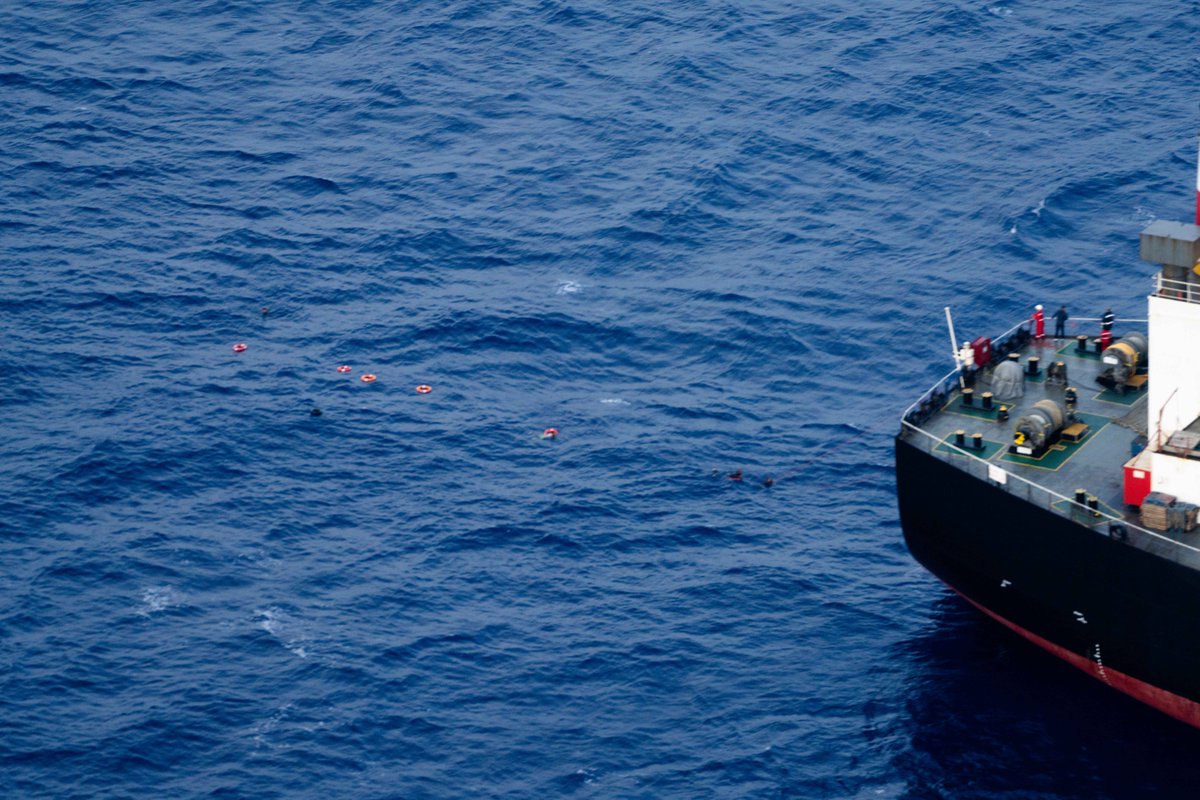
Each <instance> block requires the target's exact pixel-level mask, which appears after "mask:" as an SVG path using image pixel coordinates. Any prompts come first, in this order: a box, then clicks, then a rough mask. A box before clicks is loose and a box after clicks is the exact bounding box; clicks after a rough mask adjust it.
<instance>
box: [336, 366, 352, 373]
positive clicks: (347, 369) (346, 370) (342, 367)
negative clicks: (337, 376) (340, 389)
mask: <svg viewBox="0 0 1200 800" xmlns="http://www.w3.org/2000/svg"><path fill="white" fill-rule="evenodd" d="M349 371H350V365H349V364H342V365H341V366H340V367H338V372H349Z"/></svg>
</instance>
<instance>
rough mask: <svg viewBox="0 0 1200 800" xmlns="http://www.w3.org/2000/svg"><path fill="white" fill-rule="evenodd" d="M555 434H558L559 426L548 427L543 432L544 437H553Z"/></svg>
mask: <svg viewBox="0 0 1200 800" xmlns="http://www.w3.org/2000/svg"><path fill="white" fill-rule="evenodd" d="M555 436H558V428H546V430H545V431H543V432H542V438H543V439H553V438H554V437H555Z"/></svg>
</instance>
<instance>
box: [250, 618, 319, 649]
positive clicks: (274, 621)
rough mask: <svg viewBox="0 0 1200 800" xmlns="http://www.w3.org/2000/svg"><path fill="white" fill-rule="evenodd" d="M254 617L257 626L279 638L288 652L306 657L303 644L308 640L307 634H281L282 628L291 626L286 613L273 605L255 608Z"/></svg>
mask: <svg viewBox="0 0 1200 800" xmlns="http://www.w3.org/2000/svg"><path fill="white" fill-rule="evenodd" d="M254 617H255V619H256V620H257V621H258V627H260V628H262V629H263V630H264V631H266V632H267V633H269V634H271V636H272V637H274V638H275V639H277V640H279V643H280V644H281V645H283V646H284V647H286V648H287V649H288V651H289V652H291V653H292V654H293V655H296V656H299V657H300V658H308V649H307V648H306V647H305V646H304V645H305V643H307V642H308V641H309V639H308V637H307V636H299V637H295V638H292V637H288V636H285V635H284V634H283V630H282V629H283V628H285V627H291V626H290V625H289V624H288V621H287V615H286V614H285V613H284V612H283V611H281V610H280V609H278V608H274V607H272V608H268V609H265V610H264V609H256V610H255V612H254Z"/></svg>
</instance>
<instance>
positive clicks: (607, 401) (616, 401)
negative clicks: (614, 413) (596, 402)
mask: <svg viewBox="0 0 1200 800" xmlns="http://www.w3.org/2000/svg"><path fill="white" fill-rule="evenodd" d="M600 402H601V403H603V404H604V405H606V406H627V405H629V401H628V400H622V399H621V398H619V397H606V398H604V399H603V400H601V401H600Z"/></svg>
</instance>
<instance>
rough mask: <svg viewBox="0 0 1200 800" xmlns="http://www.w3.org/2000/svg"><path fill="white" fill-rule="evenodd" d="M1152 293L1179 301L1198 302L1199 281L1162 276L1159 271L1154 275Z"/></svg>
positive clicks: (1199, 299)
mask: <svg viewBox="0 0 1200 800" xmlns="http://www.w3.org/2000/svg"><path fill="white" fill-rule="evenodd" d="M1154 295H1155V296H1156V297H1169V298H1170V299H1172V300H1178V301H1180V302H1181V303H1200V283H1192V282H1191V281H1187V280H1183V281H1178V280H1173V279H1171V278H1164V277H1163V274H1162V273H1161V272H1159V273H1157V274H1155V276H1154Z"/></svg>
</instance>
